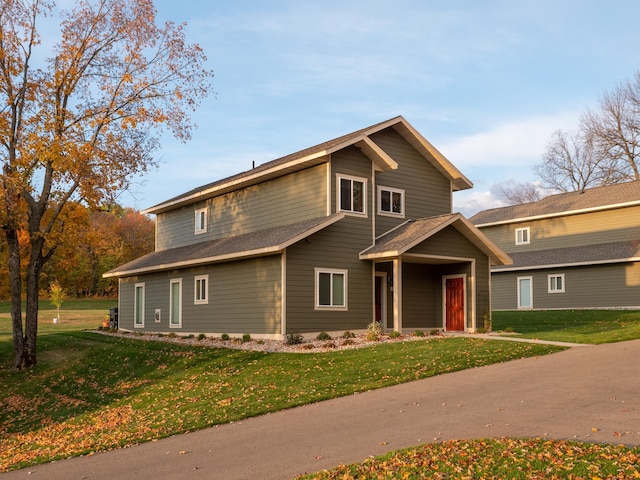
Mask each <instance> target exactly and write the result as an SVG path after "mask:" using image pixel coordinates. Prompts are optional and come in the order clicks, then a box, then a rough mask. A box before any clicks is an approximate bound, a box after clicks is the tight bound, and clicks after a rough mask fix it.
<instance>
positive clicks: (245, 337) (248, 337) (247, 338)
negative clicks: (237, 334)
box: [242, 333, 251, 343]
mask: <svg viewBox="0 0 640 480" xmlns="http://www.w3.org/2000/svg"><path fill="white" fill-rule="evenodd" d="M250 341H251V335H249V334H248V333H245V334H244V335H242V343H247V342H250Z"/></svg>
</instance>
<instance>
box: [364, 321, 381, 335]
mask: <svg viewBox="0 0 640 480" xmlns="http://www.w3.org/2000/svg"><path fill="white" fill-rule="evenodd" d="M367 332H368V333H369V335H371V336H372V337H373V335H375V336H376V337H379V336H380V335H382V333H383V331H382V324H381V323H380V322H376V321H373V322H371V323H370V324H369V325H367Z"/></svg>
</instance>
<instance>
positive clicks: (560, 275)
mask: <svg viewBox="0 0 640 480" xmlns="http://www.w3.org/2000/svg"><path fill="white" fill-rule="evenodd" d="M552 278H560V279H561V282H560V284H561V287H562V288H557V287H558V282H557V281H556V282H555V283H556V288H555V289H552V288H551V279H552ZM564 289H565V283H564V273H550V274H548V275H547V293H565V291H564Z"/></svg>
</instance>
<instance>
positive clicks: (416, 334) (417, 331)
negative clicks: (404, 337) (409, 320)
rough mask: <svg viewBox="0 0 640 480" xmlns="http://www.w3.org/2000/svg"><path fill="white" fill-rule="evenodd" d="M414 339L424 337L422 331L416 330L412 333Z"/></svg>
mask: <svg viewBox="0 0 640 480" xmlns="http://www.w3.org/2000/svg"><path fill="white" fill-rule="evenodd" d="M413 336H414V337H424V332H423V331H422V330H416V331H415V332H413Z"/></svg>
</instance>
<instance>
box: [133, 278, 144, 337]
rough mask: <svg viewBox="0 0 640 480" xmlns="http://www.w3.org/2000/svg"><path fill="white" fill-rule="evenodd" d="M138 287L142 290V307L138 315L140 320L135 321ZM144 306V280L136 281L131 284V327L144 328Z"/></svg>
mask: <svg viewBox="0 0 640 480" xmlns="http://www.w3.org/2000/svg"><path fill="white" fill-rule="evenodd" d="M138 288H140V289H141V291H142V308H141V309H140V315H141V319H140V320H142V322H141V323H136V320H137V315H138ZM145 308H146V294H145V286H144V282H142V283H136V284H134V286H133V328H144V311H145Z"/></svg>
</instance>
